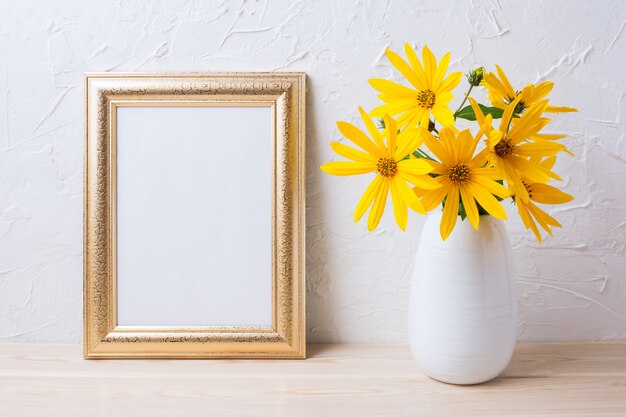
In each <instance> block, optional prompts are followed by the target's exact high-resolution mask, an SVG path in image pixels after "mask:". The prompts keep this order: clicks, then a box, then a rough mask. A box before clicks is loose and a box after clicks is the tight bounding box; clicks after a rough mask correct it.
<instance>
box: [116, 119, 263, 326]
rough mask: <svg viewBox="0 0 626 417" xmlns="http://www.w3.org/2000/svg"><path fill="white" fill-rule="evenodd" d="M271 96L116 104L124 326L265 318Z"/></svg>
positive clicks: (243, 321) (221, 323) (244, 321)
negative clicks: (256, 100) (243, 103)
mask: <svg viewBox="0 0 626 417" xmlns="http://www.w3.org/2000/svg"><path fill="white" fill-rule="evenodd" d="M272 145H273V144H272V112H271V109H270V108H269V107H118V109H117V245H118V246H117V294H118V299H117V302H118V304H117V314H118V316H117V319H118V324H119V325H129V326H137V325H155V326H185V325H189V326H191V325H198V326H227V325H234V326H252V325H259V326H261V325H264V326H270V325H271V324H272V314H271V313H272V281H271V265H272V252H271V244H272V231H271V226H272V215H271V208H272V201H271V196H272V172H273V170H272Z"/></svg>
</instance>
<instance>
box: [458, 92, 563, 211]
mask: <svg viewBox="0 0 626 417" xmlns="http://www.w3.org/2000/svg"><path fill="white" fill-rule="evenodd" d="M469 100H470V103H471V105H472V108H473V109H474V113H475V114H476V120H477V121H478V123H479V125H480V126H482V128H483V129H485V131H486V133H487V137H488V140H487V148H486V149H485V152H486V153H487V158H488V161H489V165H490V166H494V167H495V169H496V172H497V173H498V175H500V177H501V178H503V179H504V180H505V181H506V182H507V183H509V184H510V185H511V186H512V187H513V189H514V190H515V194H516V195H517V197H518V198H520V199H521V200H522V201H523V202H524V203H528V199H529V196H528V191H527V190H526V187H524V184H523V183H522V179H521V177H522V176H525V177H527V178H528V179H529V180H530V181H532V182H540V183H546V182H548V181H550V178H554V179H557V180H560V179H561V177H559V176H558V175H556V174H555V173H554V172H552V171H551V170H550V169H549V168H546V167H545V166H542V165H539V164H537V163H535V162H533V160H529V159H528V158H529V157H541V158H543V157H548V156H552V155H556V154H557V153H558V152H561V151H567V148H566V147H565V146H564V145H562V144H560V143H556V142H554V141H549V140H543V141H528V140H527V139H529V138H530V137H533V136H534V135H536V134H538V132H539V131H540V130H541V129H542V128H543V127H544V126H545V125H547V124H548V123H549V122H550V120H549V119H546V118H542V117H541V114H542V113H543V112H544V111H545V109H546V106H547V105H548V100H542V101H539V102H537V103H535V104H533V105H532V106H531V107H530V108H529V109H528V110H527V111H526V112H524V114H523V115H522V117H520V118H519V119H515V122H514V123H511V121H512V118H513V112H514V109H515V106H517V104H518V103H519V101H520V100H521V96H518V97H517V98H515V99H514V100H513V101H512V102H511V103H509V104H508V105H507V106H506V107H505V110H504V113H503V115H502V120H501V121H500V127H499V128H498V129H493V128H492V127H491V118H485V116H484V114H483V112H482V110H481V109H480V107H479V106H478V103H476V101H475V100H474V99H473V98H471V97H470V99H469ZM511 125H512V126H511Z"/></svg>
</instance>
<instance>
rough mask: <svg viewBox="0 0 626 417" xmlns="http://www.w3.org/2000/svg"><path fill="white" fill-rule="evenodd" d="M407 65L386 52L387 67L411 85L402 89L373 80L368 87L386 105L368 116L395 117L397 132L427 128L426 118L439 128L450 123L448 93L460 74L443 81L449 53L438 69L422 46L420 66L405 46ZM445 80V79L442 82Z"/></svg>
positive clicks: (410, 49) (426, 47)
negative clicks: (376, 92)
mask: <svg viewBox="0 0 626 417" xmlns="http://www.w3.org/2000/svg"><path fill="white" fill-rule="evenodd" d="M404 50H405V52H406V55H407V58H408V60H409V62H408V63H407V62H406V61H405V60H404V59H402V58H401V57H400V56H399V55H398V54H396V53H395V52H393V51H391V50H389V49H387V50H386V54H387V58H389V61H391V64H392V65H393V66H394V67H395V68H396V69H397V70H398V71H400V73H401V74H402V75H403V76H404V77H405V78H406V79H407V80H408V81H409V82H410V83H411V85H412V86H413V88H410V87H405V86H403V85H401V84H398V83H394V82H392V81H388V80H384V79H380V78H374V79H371V80H369V83H370V85H371V86H372V87H374V88H375V89H376V90H378V91H380V92H381V93H382V94H380V95H379V96H378V97H379V98H380V99H381V100H382V101H384V102H385V103H386V104H383V105H382V106H379V107H377V108H375V109H374V110H373V111H372V115H373V116H375V117H382V116H384V115H385V114H390V115H392V116H395V115H397V114H401V115H400V116H399V117H398V118H397V123H398V126H399V127H400V128H403V127H405V126H407V127H409V128H414V127H416V126H418V124H419V126H421V127H424V128H428V122H429V120H430V114H431V113H432V115H433V116H434V117H435V119H436V120H437V121H438V122H439V123H441V124H442V125H443V126H448V125H451V124H453V123H454V115H453V113H452V110H450V109H449V108H448V104H449V103H450V100H452V97H453V96H452V93H451V90H452V89H453V88H454V87H456V86H457V84H458V83H459V81H461V73H460V72H453V73H451V74H450V75H448V77H445V75H446V71H447V69H448V64H449V62H450V53H447V54H445V55H444V56H443V57H442V58H441V61H439V65H437V60H436V59H435V56H434V55H433V53H432V52H431V51H430V49H428V46H424V49H423V50H422V59H423V62H424V66H422V64H421V63H420V61H419V59H418V58H417V55H416V54H415V51H414V50H413V49H412V48H411V46H410V45H409V44H408V43H407V44H405V45H404ZM444 77H445V78H444Z"/></svg>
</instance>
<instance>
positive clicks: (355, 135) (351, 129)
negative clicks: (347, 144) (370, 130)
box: [337, 122, 387, 158]
mask: <svg viewBox="0 0 626 417" xmlns="http://www.w3.org/2000/svg"><path fill="white" fill-rule="evenodd" d="M337 127H338V128H339V132H341V134H342V135H344V136H345V137H346V138H347V139H350V140H351V141H352V142H353V143H354V144H355V145H356V146H358V147H360V148H361V149H363V150H364V151H366V152H368V153H370V154H372V155H374V156H376V157H378V158H382V157H385V156H387V155H386V153H385V152H384V151H383V150H382V149H379V148H378V147H377V146H376V144H375V143H374V142H372V140H371V139H370V138H368V137H367V135H366V134H365V133H363V132H362V131H361V130H360V129H359V128H357V127H356V126H354V125H352V124H350V123H348V122H337Z"/></svg>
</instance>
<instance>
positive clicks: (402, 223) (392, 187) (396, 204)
mask: <svg viewBox="0 0 626 417" xmlns="http://www.w3.org/2000/svg"><path fill="white" fill-rule="evenodd" d="M398 182H404V181H402V179H400V178H399V177H397V176H396V177H394V178H392V179H391V180H390V181H389V191H390V192H391V201H392V203H393V215H394V217H395V218H396V223H397V224H398V227H400V229H402V230H403V231H404V230H406V224H407V222H408V221H409V212H408V210H407V208H406V203H405V202H404V198H403V197H402V195H401V194H400V191H399V190H398Z"/></svg>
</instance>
